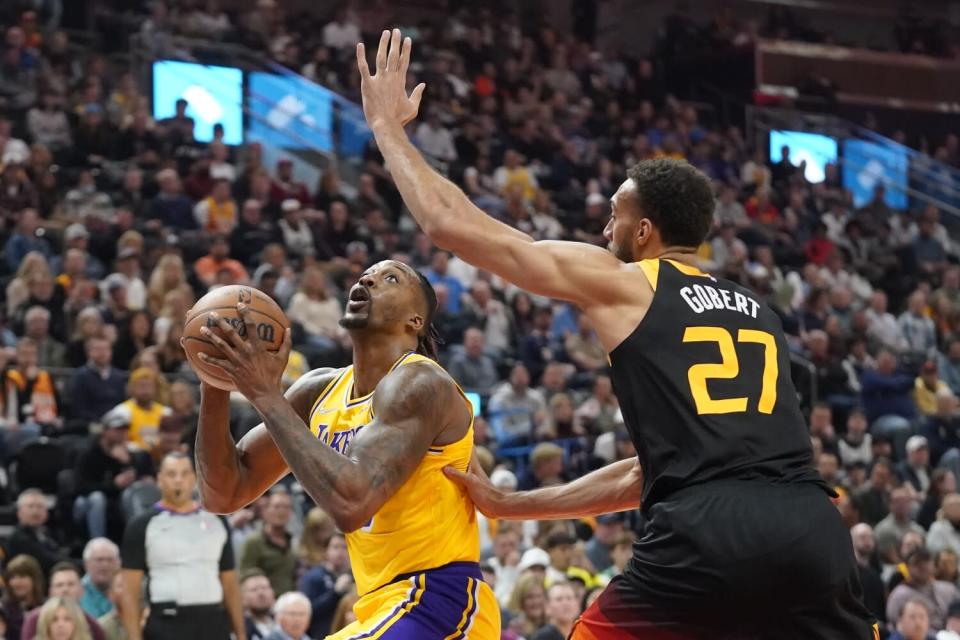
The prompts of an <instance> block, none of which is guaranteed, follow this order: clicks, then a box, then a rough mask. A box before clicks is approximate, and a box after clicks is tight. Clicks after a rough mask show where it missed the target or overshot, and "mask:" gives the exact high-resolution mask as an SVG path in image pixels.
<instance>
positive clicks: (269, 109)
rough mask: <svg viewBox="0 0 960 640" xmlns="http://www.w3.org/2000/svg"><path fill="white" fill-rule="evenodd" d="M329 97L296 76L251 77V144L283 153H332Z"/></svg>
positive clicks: (258, 74) (330, 96) (249, 93)
mask: <svg viewBox="0 0 960 640" xmlns="http://www.w3.org/2000/svg"><path fill="white" fill-rule="evenodd" d="M332 96H333V94H332V93H331V92H330V91H329V90H327V89H324V88H323V87H321V86H319V85H316V84H314V83H312V82H309V81H308V80H305V79H303V78H300V77H298V76H279V75H274V74H272V73H251V74H250V83H249V86H248V90H247V97H248V104H249V105H250V128H249V129H248V131H247V133H248V135H249V137H250V139H252V140H259V141H262V142H267V143H269V144H275V145H277V146H280V147H284V148H287V149H313V150H317V151H333V136H332V128H333V127H332V113H333V109H332V106H331V99H332Z"/></svg>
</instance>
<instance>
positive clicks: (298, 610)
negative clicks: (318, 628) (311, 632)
mask: <svg viewBox="0 0 960 640" xmlns="http://www.w3.org/2000/svg"><path fill="white" fill-rule="evenodd" d="M277 624H278V625H280V628H281V629H282V630H283V632H284V633H285V634H287V637H289V638H292V639H293V640H300V638H302V637H303V635H304V634H305V633H306V632H307V627H308V626H310V603H309V602H303V601H300V600H290V601H287V602H286V603H284V605H283V608H282V609H278V610H277Z"/></svg>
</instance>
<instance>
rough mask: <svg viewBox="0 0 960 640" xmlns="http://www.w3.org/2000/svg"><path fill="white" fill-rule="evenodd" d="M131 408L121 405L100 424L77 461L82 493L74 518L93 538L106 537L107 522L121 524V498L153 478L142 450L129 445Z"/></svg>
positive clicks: (78, 487) (150, 464)
mask: <svg viewBox="0 0 960 640" xmlns="http://www.w3.org/2000/svg"><path fill="white" fill-rule="evenodd" d="M130 420H131V415H130V411H129V409H127V407H125V406H124V405H119V406H117V407H115V408H113V409H111V410H110V411H109V412H107V414H106V415H105V416H103V420H102V421H101V424H102V427H103V430H102V431H101V432H100V434H99V435H96V436H93V437H92V438H91V440H90V445H89V447H88V448H87V449H86V451H84V452H83V453H82V454H80V457H79V458H78V460H77V467H76V480H77V493H78V494H79V495H78V497H77V499H76V501H75V502H74V505H73V516H74V519H75V520H76V521H77V522H78V523H80V522H84V523H85V524H86V526H87V533H88V534H89V536H90V537H91V538H99V537H105V536H106V535H107V532H108V522H113V523H115V524H118V525H119V524H121V523H122V519H121V518H120V516H121V509H120V496H121V494H122V493H123V490H124V489H126V488H127V487H129V486H130V485H131V484H133V483H134V482H135V481H136V480H138V479H140V478H143V477H146V476H152V475H153V463H152V462H151V460H150V457H149V456H147V455H146V454H144V452H142V451H132V450H130V449H129V448H128V446H127V432H128V431H129V429H130Z"/></svg>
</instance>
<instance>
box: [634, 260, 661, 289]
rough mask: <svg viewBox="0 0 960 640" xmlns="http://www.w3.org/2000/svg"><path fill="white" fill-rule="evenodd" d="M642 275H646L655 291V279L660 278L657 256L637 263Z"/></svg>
mask: <svg viewBox="0 0 960 640" xmlns="http://www.w3.org/2000/svg"><path fill="white" fill-rule="evenodd" d="M637 266H638V267H640V270H641V271H643V275H645V276H647V280H648V281H649V282H650V288H651V289H653V291H654V292H656V291H657V280H659V278H660V260H659V259H658V258H648V259H646V260H641V261H640V262H638V263H637Z"/></svg>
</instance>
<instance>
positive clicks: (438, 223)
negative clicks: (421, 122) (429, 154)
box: [371, 122, 533, 261]
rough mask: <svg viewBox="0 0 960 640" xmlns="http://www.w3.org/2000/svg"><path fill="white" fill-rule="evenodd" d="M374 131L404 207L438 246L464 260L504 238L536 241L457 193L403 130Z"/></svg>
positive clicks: (376, 126) (384, 127) (375, 127)
mask: <svg viewBox="0 0 960 640" xmlns="http://www.w3.org/2000/svg"><path fill="white" fill-rule="evenodd" d="M371 129H372V131H373V134H374V137H376V139H377V145H378V147H379V148H380V152H381V153H382V154H383V157H384V160H385V161H386V165H387V167H388V168H389V169H390V175H391V176H392V177H393V181H394V183H395V184H396V185H397V189H398V190H399V191H400V194H401V195H402V196H403V201H404V203H405V204H406V205H407V208H408V209H409V210H410V213H411V214H413V217H414V218H415V219H416V221H417V223H418V224H419V225H420V227H421V228H422V229H423V231H424V233H426V234H427V235H428V236H430V239H431V240H433V241H434V243H436V244H437V245H438V246H441V247H443V248H444V249H448V250H450V251H453V252H455V253H457V254H460V253H461V252H464V251H469V250H470V249H471V248H472V247H475V246H476V244H477V242H478V241H479V240H482V239H484V238H493V237H497V236H498V235H502V234H513V235H516V236H517V237H519V238H522V239H524V240H525V241H527V242H532V241H533V239H532V238H530V237H529V236H527V235H526V234H524V233H522V232H521V231H518V230H517V229H514V228H513V227H510V226H508V225H505V224H503V223H502V222H499V221H497V220H495V219H493V218H491V217H490V216H488V215H486V214H485V213H484V212H483V211H481V210H480V209H478V208H477V207H476V206H474V204H473V203H472V202H470V199H469V198H467V196H466V194H465V193H464V192H463V191H462V190H461V189H460V188H459V187H457V186H456V185H455V184H453V183H452V182H450V181H449V180H447V179H446V178H444V177H443V176H441V175H440V174H439V173H437V172H436V171H435V170H434V169H433V168H432V167H431V166H430V165H429V164H428V163H427V161H426V160H424V158H423V156H422V155H421V154H420V152H419V151H418V150H417V148H416V147H414V146H413V143H411V142H410V139H409V138H408V137H407V134H406V132H405V131H404V130H403V128H402V127H400V126H399V125H396V124H385V123H379V122H374V123H373V124H372V125H371ZM468 261H469V260H468Z"/></svg>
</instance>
